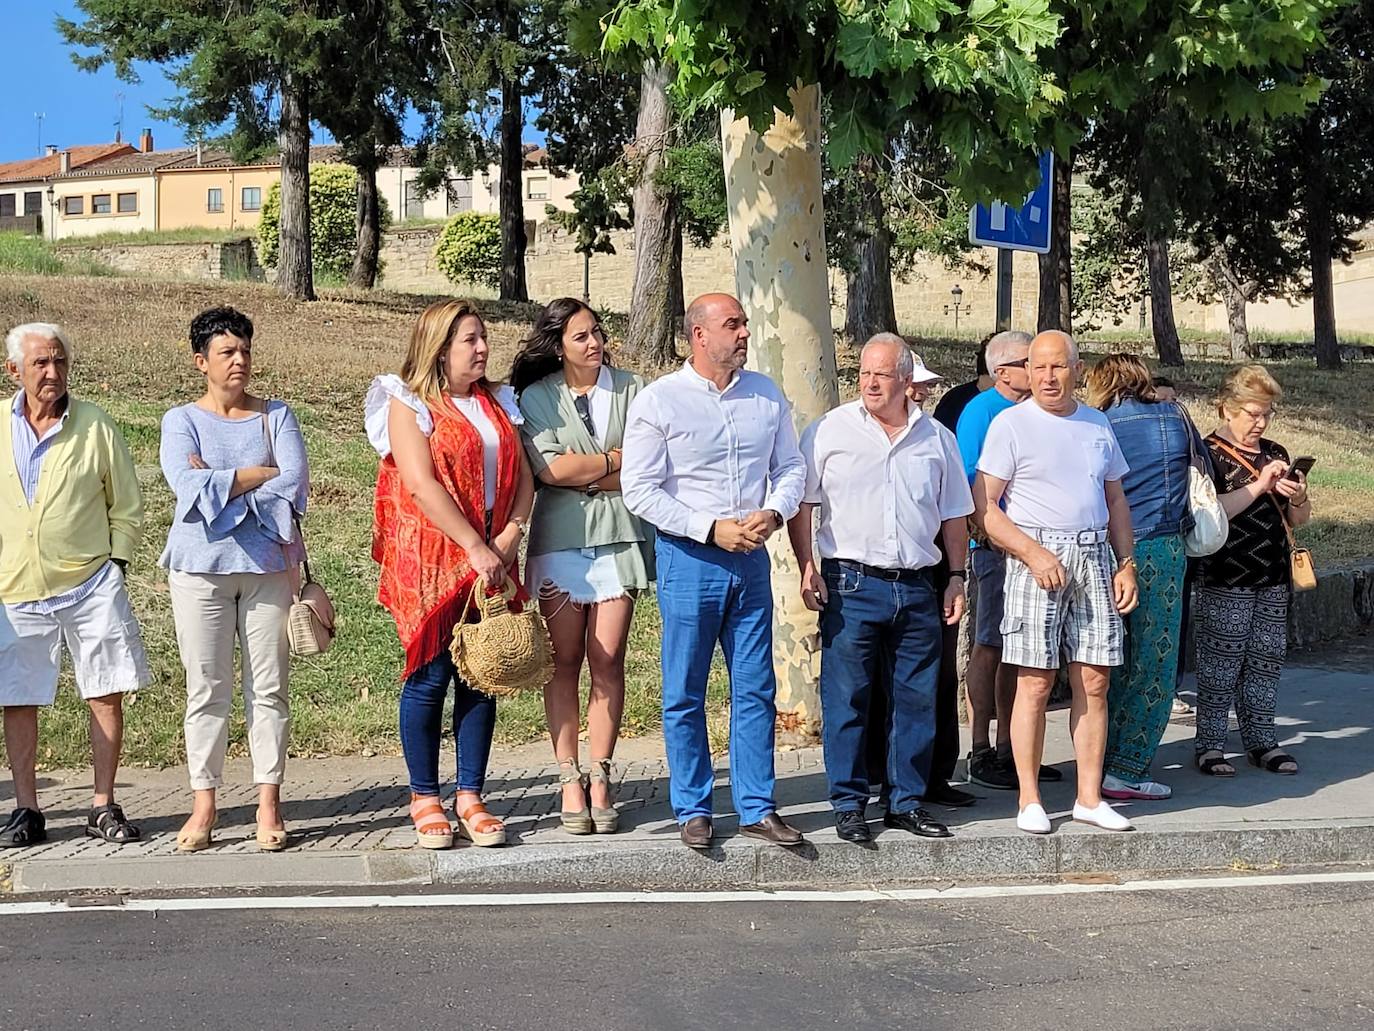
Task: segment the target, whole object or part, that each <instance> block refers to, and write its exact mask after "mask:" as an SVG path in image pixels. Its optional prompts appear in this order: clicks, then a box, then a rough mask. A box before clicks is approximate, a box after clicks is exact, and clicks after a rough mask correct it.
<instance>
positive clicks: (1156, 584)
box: [1088, 354, 1207, 799]
mask: <svg viewBox="0 0 1374 1031" xmlns="http://www.w3.org/2000/svg"><path fill="white" fill-rule="evenodd" d="M1088 403H1089V404H1091V405H1092V406H1093V407H1094V408H1098V409H1100V410H1101V411H1102V412H1103V413H1104V414H1105V415H1106V416H1107V421H1108V422H1110V423H1111V424H1112V432H1113V433H1115V434H1116V439H1117V443H1118V444H1120V445H1121V453H1122V455H1124V456H1125V458H1126V462H1127V464H1128V465H1130V467H1131V468H1130V471H1129V472H1128V473H1127V474H1126V475H1125V476H1124V477H1122V480H1121V489H1122V490H1123V491H1124V492H1125V494H1126V501H1127V502H1128V503H1129V504H1130V506H1131V531H1132V533H1133V534H1134V535H1135V548H1134V551H1133V553H1132V558H1133V559H1134V561H1135V567H1136V573H1135V576H1136V584H1137V586H1138V587H1139V589H1140V604H1139V605H1137V606H1136V608H1135V611H1133V612H1132V613H1131V614H1130V615H1128V616H1127V617H1126V654H1125V661H1124V663H1123V664H1122V665H1120V666H1117V667H1116V668H1114V669H1113V670H1112V675H1111V686H1110V687H1109V688H1108V690H1107V754H1106V757H1105V759H1104V761H1103V764H1102V794H1103V795H1104V796H1106V797H1107V798H1138V799H1162V798H1168V797H1169V796H1170V795H1171V794H1173V792H1172V791H1171V790H1170V788H1169V786H1168V785H1167V784H1159V783H1156V782H1155V781H1153V780H1150V779H1149V772H1150V764H1151V763H1152V762H1153V761H1154V758H1155V750H1156V749H1158V748H1159V742H1160V739H1161V738H1162V737H1163V736H1164V730H1165V728H1166V727H1167V726H1168V725H1169V713H1170V709H1171V708H1172V706H1173V700H1174V685H1175V681H1176V678H1177V676H1178V657H1179V651H1180V648H1179V638H1180V637H1182V633H1181V624H1182V622H1183V581H1184V574H1185V573H1186V572H1187V569H1188V566H1187V557H1186V555H1185V554H1184V550H1183V535H1184V534H1186V533H1187V532H1188V531H1189V530H1191V529H1192V527H1193V517H1192V515H1191V514H1190V512H1189V510H1188V470H1189V466H1190V464H1191V462H1192V456H1193V455H1195V454H1196V455H1198V456H1199V460H1200V461H1202V462H1203V464H1204V465H1205V464H1206V463H1207V458H1206V456H1207V448H1206V447H1205V446H1204V445H1203V443H1202V439H1201V437H1200V436H1199V434H1198V432H1197V429H1196V427H1194V426H1193V422H1192V420H1191V419H1190V418H1189V417H1188V413H1187V412H1186V411H1185V410H1184V408H1183V407H1182V406H1181V405H1179V404H1176V403H1174V402H1169V401H1164V402H1161V401H1159V400H1157V399H1156V398H1155V395H1154V386H1153V384H1152V383H1151V377H1150V370H1149V368H1148V367H1147V366H1146V365H1145V363H1144V362H1142V361H1141V360H1140V359H1139V358H1137V357H1135V356H1134V355H1128V354H1113V355H1108V356H1107V357H1106V358H1104V359H1102V361H1100V362H1098V363H1097V364H1096V365H1095V366H1093V368H1092V369H1091V370H1089V372H1088Z"/></svg>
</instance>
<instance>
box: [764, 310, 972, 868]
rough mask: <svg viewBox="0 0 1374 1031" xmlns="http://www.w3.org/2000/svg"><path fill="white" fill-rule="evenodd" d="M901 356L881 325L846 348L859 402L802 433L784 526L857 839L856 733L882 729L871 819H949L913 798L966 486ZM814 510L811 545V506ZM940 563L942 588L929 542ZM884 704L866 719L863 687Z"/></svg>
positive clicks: (839, 805) (861, 771)
mask: <svg viewBox="0 0 1374 1031" xmlns="http://www.w3.org/2000/svg"><path fill="white" fill-rule="evenodd" d="M912 370H913V362H912V355H911V350H910V349H909V348H908V347H907V346H906V343H905V342H904V341H903V340H902V339H901V337H898V336H896V335H894V334H891V333H882V334H879V335H878V336H875V337H873V338H872V339H871V340H870V341H869V342H868V343H867V344H866V345H865V346H864V349H863V353H862V355H861V356H860V359H859V399H858V400H857V401H851V402H849V403H848V404H844V405H841V406H840V407H838V408H836V409H835V410H834V411H831V412H827V413H826V414H825V415H823V416H821V418H819V419H817V420H816V421H815V422H814V423H812V424H811V425H810V426H808V427H807V429H806V432H805V433H803V434H802V439H801V451H802V456H803V458H804V459H805V461H806V494H805V496H804V498H803V502H802V506H801V510H800V512H799V513H798V514H797V516H796V517H795V518H794V519H792V520H791V522H790V523H789V524H788V534H789V537H790V538H791V541H792V549H793V551H795V552H796V555H797V564H798V565H799V566H800V567H801V570H802V601H803V602H804V603H805V604H806V606H807V607H808V608H811V609H814V610H816V611H819V612H820V613H821V720H822V740H823V742H824V745H825V770H826V776H827V777H828V778H829V781H830V804H831V806H832V807H833V808H834V810H835V829H836V831H837V833H838V834H839V836H840V837H841V838H842V839H843V840H845V841H853V842H866V841H869V840H871V837H872V835H871V832H870V830H869V826H868V823H867V821H866V820H865V819H864V806H865V805H866V804H867V802H868V797H869V793H870V785H869V783H868V776H867V763H866V761H865V753H866V741H867V738H868V736H869V735H872V734H886V735H887V778H886V779H887V784H888V802H887V806H888V807H887V814H886V815H885V816H884V818H883V823H884V825H886V826H888V827H895V828H899V829H901V830H905V831H909V832H911V833H912V834H918V835H921V836H922V837H928V838H946V837H949V829H948V828H947V827H945V826H944V824H942V823H939V822H938V821H936V820H935V819H934V818H933V817H932V816H931V815H930V814H929V813H928V812H926V810H924V809H922V808H921V807H920V802H921V799H922V797H923V796H924V795H925V793H926V788H927V780H928V778H929V776H930V767H931V759H932V755H933V751H934V744H935V693H936V686H937V682H938V679H939V671H940V653H941V643H942V636H943V635H942V633H941V624H942V623H950V624H957V623H958V622H959V619H960V618H961V617H962V616H963V614H964V564H963V559H962V556H964V555H966V554H968V515H969V513H971V512H972V511H973V497H972V495H971V494H970V493H969V486H968V480H967V478H966V477H965V476H964V467H963V462H962V461H961V460H960V458H959V445H958V443H957V442H956V441H955V439H954V435H953V434H952V433H950V432H949V430H947V429H945V428H944V427H943V426H941V425H940V424H939V423H937V422H935V421H934V420H933V419H931V418H929V417H928V416H926V415H925V414H924V413H923V412H922V411H921V407H920V405H918V404H916V403H915V402H914V401H912V400H910V399H909V398H908V396H907V391H908V390H909V388H910V387H911V382H912ZM818 508H819V510H820V524H819V527H818V531H817V533H816V541H815V544H816V549H815V550H817V551H819V552H820V559H821V561H820V565H819V568H818V567H817V564H816V559H815V555H814V553H813V550H812V516H813V514H814V513H815V511H816V510H817V509H818ZM937 534H938V535H939V536H940V537H941V538H942V540H943V543H944V545H945V549H946V551H947V552H948V553H949V554H950V555H952V556H960V558H959V560H958V562H957V563H952V566H953V568H951V570H950V581H949V586H948V587H947V588H946V589H945V591H944V594H943V597H941V594H940V592H939V591H938V590H937V588H936V585H935V577H934V573H935V567H936V565H937V564H938V563H939V561H940V551H939V549H938V548H937V546H936V544H935V538H936V536H937ZM875 691H876V692H881V693H882V694H883V695H884V696H885V697H886V699H887V701H888V703H889V704H888V707H887V709H888V711H889V712H890V713H891V715H890V717H889V718H888V719H887V720H886V725H884V726H870V725H869V723H870V719H869V702H870V697H871V694H872V692H875Z"/></svg>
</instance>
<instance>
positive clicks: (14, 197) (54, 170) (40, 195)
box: [0, 143, 134, 237]
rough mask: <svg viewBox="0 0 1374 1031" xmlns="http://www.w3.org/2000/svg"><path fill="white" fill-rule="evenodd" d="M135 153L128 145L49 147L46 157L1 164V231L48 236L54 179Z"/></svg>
mask: <svg viewBox="0 0 1374 1031" xmlns="http://www.w3.org/2000/svg"><path fill="white" fill-rule="evenodd" d="M132 153H134V148H133V147H131V146H130V145H129V144H127V143H97V144H93V145H90V146H83V147H71V148H68V149H66V150H63V149H62V148H60V147H49V148H48V151H47V153H46V154H43V155H42V156H40V157H35V158H24V159H23V160H20V161H8V162H6V163H4V164H0V229H10V230H19V231H20V232H25V233H31V234H35V235H36V234H39V233H41V234H43V235H45V236H49V237H51V235H52V230H53V223H54V221H55V219H54V218H53V214H54V205H55V203H56V199H57V191H56V188H55V186H54V183H53V180H54V179H55V178H56V177H57V176H59V175H63V174H66V173H70V172H73V171H80V170H81V169H83V168H86V167H88V166H90V165H92V164H94V163H98V162H100V161H104V160H108V159H110V158H115V157H121V156H124V155H127V154H132Z"/></svg>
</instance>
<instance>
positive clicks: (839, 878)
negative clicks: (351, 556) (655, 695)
mask: <svg viewBox="0 0 1374 1031" xmlns="http://www.w3.org/2000/svg"><path fill="white" fill-rule="evenodd" d="M434 858H435V863H434V874H435V881H436V883H439V884H447V885H452V886H463V887H469V888H488V887H500V886H506V887H509V886H513V885H519V886H524V887H530V888H541V889H559V888H568V889H588V888H597V889H604V890H634V889H665V890H666V889H684V888H689V889H690V888H698V889H703V890H711V889H721V888H785V887H805V886H808V885H810V886H820V885H841V884H899V883H903V882H910V881H930V880H961V881H968V880H983V879H1005V878H1038V877H1058V876H1065V875H1071V874H1105V873H1121V872H1127V871H1129V872H1132V873H1150V872H1159V873H1163V872H1172V871H1183V870H1189V871H1193V870H1199V871H1201V870H1225V869H1262V868H1266V867H1283V866H1310V865H1326V864H1337V863H1361V862H1370V861H1374V823H1357V824H1345V825H1336V826H1333V825H1331V824H1318V823H1311V824H1285V825H1280V826H1274V825H1268V826H1257V827H1247V828H1234V829H1233V828H1225V829H1211V830H1182V829H1181V830H1177V831H1168V830H1165V831H1152V832H1149V833H1139V832H1137V833H1135V834H1107V833H1103V832H1086V833H1058V834H1052V835H1046V836H1044V837H1032V836H1030V835H992V836H989V835H981V836H978V837H953V838H945V839H941V840H933V841H931V840H922V839H916V838H911V837H908V836H902V837H895V836H894V833H893V832H888V833H887V834H884V835H881V836H880V837H879V839H878V840H876V841H874V842H872V843H871V844H869V845H867V846H859V845H852V844H849V843H847V842H841V841H838V840H835V839H833V838H832V839H831V840H824V839H822V840H816V841H812V842H808V843H807V844H806V845H803V846H799V847H798V848H795V849H784V848H778V847H776V846H769V845H761V844H757V843H755V842H752V841H741V840H739V839H731V840H728V841H726V842H724V843H723V844H721V845H717V846H716V847H714V848H712V849H709V850H706V851H703V852H694V851H692V850H689V849H685V848H683V847H682V846H681V845H680V844H677V843H676V842H675V841H664V842H661V843H653V844H644V845H636V846H634V847H607V846H605V845H596V844H591V843H588V844H581V843H579V844H575V845H556V846H555V845H539V846H528V847H522V848H519V849H511V850H510V851H508V852H503V853H500V854H499V855H497V856H495V857H493V856H491V855H490V854H482V853H478V852H477V850H475V849H468V850H463V851H456V852H440V853H436V855H435V857H434Z"/></svg>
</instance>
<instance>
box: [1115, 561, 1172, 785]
mask: <svg viewBox="0 0 1374 1031" xmlns="http://www.w3.org/2000/svg"><path fill="white" fill-rule="evenodd" d="M1134 554H1135V564H1136V583H1137V585H1138V586H1139V588H1140V604H1139V605H1137V606H1136V608H1135V611H1134V612H1132V613H1131V614H1130V615H1129V616H1127V617H1126V661H1125V663H1124V664H1123V665H1120V666H1117V667H1115V668H1114V669H1113V670H1112V681H1111V687H1110V688H1109V689H1108V691H1107V713H1108V717H1107V718H1108V725H1107V755H1106V759H1105V760H1104V761H1103V764H1102V771H1103V774H1104V779H1105V777H1112V778H1115V779H1116V780H1118V781H1121V782H1123V783H1129V784H1132V785H1134V786H1135V787H1136V788H1140V787H1141V786H1142V783H1143V782H1146V776H1147V774H1149V772H1150V763H1152V762H1153V761H1154V757H1155V750H1156V749H1157V748H1159V742H1160V739H1161V738H1162V737H1163V736H1164V730H1165V728H1166V727H1168V725H1169V716H1170V709H1171V707H1172V705H1173V701H1174V681H1175V678H1176V676H1177V674H1178V660H1179V652H1180V646H1179V638H1180V637H1181V636H1182V633H1181V630H1182V621H1183V575H1184V573H1185V572H1186V571H1187V562H1188V558H1187V555H1186V554H1185V553H1184V551H1183V538H1182V537H1179V536H1178V535H1176V534H1170V535H1169V536H1166V537H1153V538H1151V539H1150V540H1147V541H1140V542H1139V543H1137V544H1136V546H1135V552H1134ZM1103 794H1107V789H1104V790H1103ZM1108 797H1113V796H1112V795H1108ZM1115 797H1126V798H1135V797H1139V796H1138V795H1136V794H1127V793H1126V792H1125V791H1118V792H1117V794H1116V796H1115Z"/></svg>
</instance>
